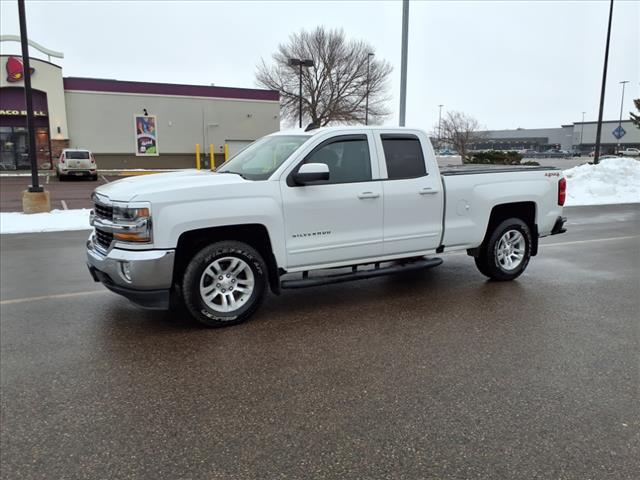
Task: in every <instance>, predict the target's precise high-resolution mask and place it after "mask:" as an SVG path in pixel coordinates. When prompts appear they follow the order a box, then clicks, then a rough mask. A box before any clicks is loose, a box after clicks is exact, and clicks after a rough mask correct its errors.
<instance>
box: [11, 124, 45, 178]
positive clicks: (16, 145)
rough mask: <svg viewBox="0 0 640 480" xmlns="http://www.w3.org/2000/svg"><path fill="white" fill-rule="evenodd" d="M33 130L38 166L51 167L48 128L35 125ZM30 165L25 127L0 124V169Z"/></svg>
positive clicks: (26, 167)
mask: <svg viewBox="0 0 640 480" xmlns="http://www.w3.org/2000/svg"><path fill="white" fill-rule="evenodd" d="M35 130H36V160H37V163H38V168H47V167H48V168H51V167H50V165H51V146H50V142H49V128H48V127H36V129H35ZM46 164H49V166H47V165H46ZM30 167H31V165H29V135H28V133H27V128H26V127H7V126H0V170H28V169H29V168H30Z"/></svg>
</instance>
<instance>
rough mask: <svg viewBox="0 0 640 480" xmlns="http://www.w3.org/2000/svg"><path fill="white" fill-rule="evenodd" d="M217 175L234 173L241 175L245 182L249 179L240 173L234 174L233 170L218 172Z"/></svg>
mask: <svg viewBox="0 0 640 480" xmlns="http://www.w3.org/2000/svg"><path fill="white" fill-rule="evenodd" d="M216 173H233V174H234V175H239V176H240V177H242V178H244V179H245V180H248V179H247V177H245V176H244V175H243V174H241V173H238V172H232V171H231V170H225V171H224V172H216Z"/></svg>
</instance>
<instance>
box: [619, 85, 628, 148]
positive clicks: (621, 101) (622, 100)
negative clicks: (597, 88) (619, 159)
mask: <svg viewBox="0 0 640 480" xmlns="http://www.w3.org/2000/svg"><path fill="white" fill-rule="evenodd" d="M627 83H629V80H623V81H622V82H620V84H622V98H621V99H620V120H618V128H622V109H623V106H624V87H625V85H626V84H627ZM620 138H622V137H620ZM620 138H618V150H617V152H619V151H620ZM617 152H616V153H617Z"/></svg>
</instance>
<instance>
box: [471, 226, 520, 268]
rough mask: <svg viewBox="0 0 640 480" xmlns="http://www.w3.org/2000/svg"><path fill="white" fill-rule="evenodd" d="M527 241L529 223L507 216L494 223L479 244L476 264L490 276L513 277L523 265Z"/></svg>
mask: <svg viewBox="0 0 640 480" xmlns="http://www.w3.org/2000/svg"><path fill="white" fill-rule="evenodd" d="M531 244H532V241H531V230H530V228H529V226H528V225H527V224H526V223H525V222H523V221H522V220H520V219H519V218H509V219H507V220H505V221H503V222H502V223H500V224H499V225H497V226H496V227H495V228H494V229H493V232H492V233H491V235H490V236H489V238H488V240H487V241H486V242H485V243H483V244H482V246H481V247H480V254H479V255H478V256H477V257H476V258H475V262H476V267H478V270H480V273H482V274H483V275H485V276H487V277H489V278H491V279H493V280H499V281H506V280H513V279H515V278H517V277H519V276H520V275H521V274H522V272H524V271H525V269H526V268H527V265H528V264H529V260H530V259H531Z"/></svg>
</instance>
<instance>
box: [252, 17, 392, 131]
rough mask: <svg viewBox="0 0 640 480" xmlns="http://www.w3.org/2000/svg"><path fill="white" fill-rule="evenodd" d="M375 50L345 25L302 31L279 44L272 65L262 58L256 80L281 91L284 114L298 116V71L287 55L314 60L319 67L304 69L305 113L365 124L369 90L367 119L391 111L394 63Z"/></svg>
mask: <svg viewBox="0 0 640 480" xmlns="http://www.w3.org/2000/svg"><path fill="white" fill-rule="evenodd" d="M373 52H374V50H373V47H371V45H369V44H368V43H367V42H364V41H362V40H347V39H346V38H345V35H344V32H343V31H342V30H327V29H325V28H324V27H317V28H316V29H315V30H313V31H311V32H307V31H305V30H302V31H301V32H299V33H294V34H292V35H291V36H290V37H289V40H288V42H287V43H286V44H280V45H279V46H278V50H277V51H276V52H275V53H274V54H273V64H271V65H267V63H266V62H265V61H264V59H262V61H261V64H260V65H258V67H257V72H256V79H257V83H258V85H260V86H262V87H264V88H269V89H272V90H278V91H279V92H280V102H281V108H282V113H283V117H284V118H286V119H289V120H295V119H297V118H298V99H299V96H298V81H299V70H298V67H295V66H290V65H289V59H290V58H295V59H312V60H313V62H314V64H315V67H311V68H304V67H303V70H302V97H303V104H302V114H303V118H306V119H308V120H311V122H313V123H315V124H316V125H319V126H325V125H327V124H328V123H329V122H336V123H343V124H357V123H364V120H365V105H366V99H367V93H368V94H369V108H368V110H369V123H380V122H381V121H382V120H383V119H384V117H385V116H387V115H389V111H388V109H387V107H386V103H387V102H388V100H389V98H388V96H387V90H388V78H389V74H390V73H391V71H392V67H391V65H390V64H389V62H387V61H385V60H380V59H377V58H376V57H375V56H369V55H368V54H369V53H373ZM367 60H368V61H369V68H368V72H367Z"/></svg>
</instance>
